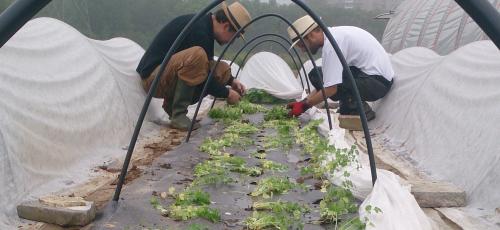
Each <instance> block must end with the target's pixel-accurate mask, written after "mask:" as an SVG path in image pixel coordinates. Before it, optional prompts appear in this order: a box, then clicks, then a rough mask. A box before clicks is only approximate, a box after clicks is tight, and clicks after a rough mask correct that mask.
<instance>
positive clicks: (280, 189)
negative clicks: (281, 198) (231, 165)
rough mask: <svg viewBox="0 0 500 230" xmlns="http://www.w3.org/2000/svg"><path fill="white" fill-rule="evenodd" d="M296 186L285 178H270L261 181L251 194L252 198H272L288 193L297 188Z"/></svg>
mask: <svg viewBox="0 0 500 230" xmlns="http://www.w3.org/2000/svg"><path fill="white" fill-rule="evenodd" d="M295 187H296V184H295V183H293V182H291V181H290V180H288V178H285V177H268V178H264V179H262V180H260V181H259V182H258V183H257V187H256V188H255V190H254V191H253V192H252V193H251V194H250V195H252V196H262V197H263V198H270V197H272V196H273V195H280V194H284V193H287V192H288V191H289V190H290V189H292V188H295Z"/></svg>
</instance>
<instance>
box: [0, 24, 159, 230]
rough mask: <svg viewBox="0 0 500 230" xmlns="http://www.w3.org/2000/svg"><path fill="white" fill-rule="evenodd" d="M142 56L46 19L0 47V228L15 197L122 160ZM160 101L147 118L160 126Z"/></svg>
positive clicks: (7, 222) (133, 47) (126, 43)
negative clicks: (137, 69) (111, 160)
mask: <svg viewBox="0 0 500 230" xmlns="http://www.w3.org/2000/svg"><path fill="white" fill-rule="evenodd" d="M143 53H144V50H143V49H142V48H141V47H140V46H139V45H137V44H136V43H134V42H132V41H130V40H127V39H124V38H115V39H112V40H108V41H96V40H92V39H88V38H86V37H85V36H83V35H82V34H80V33H79V32H78V31H76V30H75V29H73V28H72V27H70V26H68V25H66V24H64V23H62V22H60V21H57V20H55V19H50V18H39V19H35V20H32V21H30V22H28V23H27V24H26V25H25V26H24V27H23V28H22V29H21V30H20V31H19V32H17V33H16V34H15V36H14V37H13V38H12V39H10V41H9V42H7V44H6V45H5V46H4V47H2V49H0V82H2V83H1V84H0V108H1V109H0V185H1V186H0V194H1V195H0V229H9V228H14V227H12V226H15V221H16V220H17V215H16V211H15V207H16V205H17V204H18V203H19V202H20V201H21V200H24V199H26V198H29V197H31V196H35V195H41V194H46V193H49V192H52V191H56V190H60V189H62V188H65V187H68V186H74V185H75V183H81V182H82V180H83V179H85V178H87V177H88V176H89V172H90V169H91V168H92V167H95V166H97V165H98V164H100V163H102V162H103V161H105V160H106V159H110V158H112V157H123V156H124V154H125V151H124V150H123V149H122V147H123V146H125V145H126V144H128V142H129V140H130V137H131V135H132V130H133V128H134V126H135V122H136V120H137V118H138V115H139V112H140V110H141V108H142V105H143V103H144V100H145V93H144V90H143V89H142V87H141V84H140V77H139V76H138V74H137V73H136V72H135V67H136V66H137V63H138V62H139V60H140V58H141V56H142V54H143ZM161 104H162V103H161V101H160V100H154V101H153V103H152V105H151V106H150V109H149V112H148V116H147V119H148V120H150V121H152V120H154V121H159V122H161V121H164V120H162V119H164V118H165V115H166V114H165V112H163V110H162V108H161ZM145 125H152V124H151V123H149V122H146V123H145ZM8 226H11V227H8Z"/></svg>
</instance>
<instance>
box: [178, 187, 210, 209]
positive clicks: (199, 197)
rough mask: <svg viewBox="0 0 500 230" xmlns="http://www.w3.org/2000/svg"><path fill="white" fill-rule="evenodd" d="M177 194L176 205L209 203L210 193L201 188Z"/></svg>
mask: <svg viewBox="0 0 500 230" xmlns="http://www.w3.org/2000/svg"><path fill="white" fill-rule="evenodd" d="M174 196H175V203H174V204H175V205H180V206H183V205H184V206H185V205H209V204H210V195H209V194H208V193H206V192H204V191H201V190H187V191H185V192H182V193H179V194H177V195H174Z"/></svg>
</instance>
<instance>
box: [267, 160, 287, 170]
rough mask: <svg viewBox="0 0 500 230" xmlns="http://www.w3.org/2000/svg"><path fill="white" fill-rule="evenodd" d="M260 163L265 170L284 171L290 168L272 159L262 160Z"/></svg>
mask: <svg viewBox="0 0 500 230" xmlns="http://www.w3.org/2000/svg"><path fill="white" fill-rule="evenodd" d="M260 164H261V167H262V168H263V169H265V170H271V171H278V172H284V171H286V170H287V169H288V166H286V165H283V164H280V163H277V162H274V161H270V160H260Z"/></svg>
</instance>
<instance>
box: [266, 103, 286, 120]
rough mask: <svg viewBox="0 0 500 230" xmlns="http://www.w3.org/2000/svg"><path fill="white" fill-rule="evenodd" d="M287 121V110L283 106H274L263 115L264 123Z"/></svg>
mask: <svg viewBox="0 0 500 230" xmlns="http://www.w3.org/2000/svg"><path fill="white" fill-rule="evenodd" d="M287 119H290V117H288V110H287V109H286V108H285V107H284V106H274V107H273V108H271V109H269V110H267V111H266V112H265V113H264V120H265V121H271V120H287Z"/></svg>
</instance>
